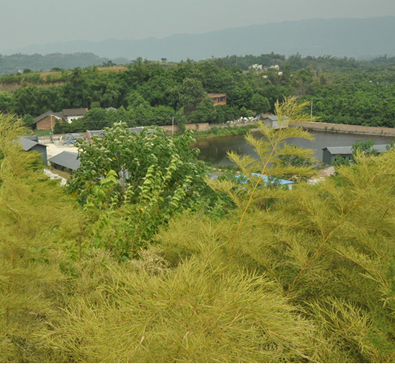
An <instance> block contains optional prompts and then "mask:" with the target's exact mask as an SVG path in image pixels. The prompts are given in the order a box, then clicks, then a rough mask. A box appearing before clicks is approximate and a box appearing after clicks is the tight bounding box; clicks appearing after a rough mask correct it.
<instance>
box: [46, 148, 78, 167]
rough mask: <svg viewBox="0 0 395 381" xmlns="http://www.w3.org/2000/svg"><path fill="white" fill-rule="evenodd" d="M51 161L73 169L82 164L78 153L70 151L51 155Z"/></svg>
mask: <svg viewBox="0 0 395 381" xmlns="http://www.w3.org/2000/svg"><path fill="white" fill-rule="evenodd" d="M49 161H50V162H52V163H54V164H56V165H60V166H62V167H65V168H69V169H71V170H73V171H76V170H77V169H78V168H79V167H80V165H81V161H80V159H78V153H75V152H68V151H63V152H61V153H60V154H58V155H55V156H53V157H51V158H50V159H49Z"/></svg>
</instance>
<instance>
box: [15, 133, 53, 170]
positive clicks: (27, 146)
mask: <svg viewBox="0 0 395 381" xmlns="http://www.w3.org/2000/svg"><path fill="white" fill-rule="evenodd" d="M36 139H37V137H36V136H33V137H32V138H30V137H24V138H19V139H18V142H19V143H20V144H21V145H22V148H23V150H24V151H26V152H30V151H36V152H38V153H39V154H40V155H41V158H42V162H43V164H44V165H47V146H46V145H44V144H41V143H39V142H38V141H37V140H38V139H37V140H36Z"/></svg>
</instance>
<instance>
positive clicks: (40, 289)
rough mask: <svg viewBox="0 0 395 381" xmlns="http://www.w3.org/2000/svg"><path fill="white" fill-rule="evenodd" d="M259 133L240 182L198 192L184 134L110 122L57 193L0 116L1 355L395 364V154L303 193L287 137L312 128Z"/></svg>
mask: <svg viewBox="0 0 395 381" xmlns="http://www.w3.org/2000/svg"><path fill="white" fill-rule="evenodd" d="M305 106H306V104H304V105H297V104H296V103H295V101H294V100H292V99H291V100H289V101H287V102H286V103H285V104H283V105H281V106H280V105H278V106H277V107H276V114H277V115H278V116H279V117H280V119H281V120H282V121H283V122H284V123H292V122H293V121H295V120H302V121H303V120H306V119H309V117H310V116H309V115H308V114H307V115H306V114H303V112H302V109H303V107H305ZM284 115H287V116H288V119H285V118H284ZM260 128H261V132H262V134H263V135H264V136H265V137H266V139H255V138H254V137H253V136H251V135H248V136H247V141H248V143H249V144H251V145H252V146H253V147H254V148H255V149H256V151H257V152H258V153H259V156H260V158H259V160H255V159H252V158H249V157H246V156H244V157H240V156H238V155H237V154H232V155H231V158H232V160H234V161H235V162H236V163H237V165H238V166H239V169H240V171H241V172H242V174H243V175H244V176H245V178H246V179H247V180H246V181H243V182H239V183H237V182H235V181H232V180H231V179H230V178H226V179H225V178H224V179H219V180H213V181H208V180H206V182H204V181H203V178H204V176H205V173H207V168H205V165H204V164H203V163H199V162H198V161H196V152H194V151H191V150H190V149H189V147H190V143H191V140H193V133H192V132H190V131H189V132H187V133H186V134H184V135H182V136H180V137H176V138H173V137H169V136H165V135H163V133H162V132H161V130H160V129H158V130H155V131H154V132H153V133H152V134H148V133H147V134H145V133H143V134H140V135H139V136H137V135H133V134H132V135H130V134H128V132H127V129H126V128H125V125H123V124H117V125H115V126H114V127H113V128H111V129H108V130H107V139H104V140H99V139H94V141H93V143H92V144H91V145H89V146H87V145H83V146H82V147H81V148H82V149H83V152H84V154H83V155H81V161H82V165H83V170H81V171H80V172H78V173H77V174H76V176H75V178H74V179H73V180H72V183H71V185H70V186H71V188H70V189H68V192H67V191H66V192H65V191H64V190H63V189H62V188H61V187H60V186H59V185H58V184H57V183H56V181H53V180H48V179H46V178H45V176H44V175H43V173H42V170H41V168H40V161H39V160H37V157H38V155H37V154H36V153H27V152H24V151H22V150H21V147H19V146H18V144H17V143H16V142H15V138H16V137H17V136H18V134H20V133H21V128H20V127H19V123H17V121H16V120H14V119H13V118H12V117H4V116H0V161H1V165H0V242H1V251H0V261H1V266H0V301H1V303H0V314H1V317H0V332H1V334H0V358H1V361H2V362H237V363H240V362H394V361H395V359H394V353H395V328H394V327H395V321H394V316H395V314H394V312H395V302H394V297H395V256H394V249H393V248H394V247H395V234H394V232H395V229H394V228H395V226H394V223H395V213H394V211H395V204H394V203H395V201H394V200H395V198H394V193H395V187H394V177H395V151H393V149H390V150H389V152H387V153H385V154H382V155H381V156H374V155H365V154H363V153H356V154H355V157H354V161H355V162H354V163H353V164H352V165H349V166H339V167H338V169H337V174H336V175H335V176H334V177H332V178H328V179H327V180H326V181H324V182H321V183H319V184H316V185H309V184H307V183H306V182H305V180H304V179H305V178H308V177H309V176H311V175H312V174H313V173H314V170H313V168H312V167H311V166H310V164H309V160H310V159H311V154H312V152H311V151H309V150H305V149H301V148H297V147H293V146H288V145H287V144H283V143H284V140H286V139H287V138H290V137H297V138H304V139H311V137H310V136H309V134H308V133H307V132H305V131H303V130H300V129H297V128H287V129H283V130H273V129H268V128H266V127H265V126H264V125H261V126H260ZM287 158H288V159H287ZM295 158H299V159H300V160H293V159H295ZM289 159H291V160H289ZM301 163H302V164H301ZM254 173H259V174H267V175H268V176H269V178H272V179H273V178H276V177H279V176H292V178H293V179H295V181H296V183H295V184H294V188H293V190H292V191H290V190H288V189H284V188H283V187H282V186H280V185H278V183H276V182H271V181H270V182H264V180H263V178H262V177H261V176H256V175H254ZM208 185H209V186H208ZM66 189H67V188H66Z"/></svg>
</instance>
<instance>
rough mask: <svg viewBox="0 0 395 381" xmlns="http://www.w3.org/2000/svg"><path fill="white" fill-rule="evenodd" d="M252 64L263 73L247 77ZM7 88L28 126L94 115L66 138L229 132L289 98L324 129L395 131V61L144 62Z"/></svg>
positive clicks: (4, 79) (27, 76) (12, 106)
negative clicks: (225, 126) (153, 129)
mask: <svg viewBox="0 0 395 381" xmlns="http://www.w3.org/2000/svg"><path fill="white" fill-rule="evenodd" d="M253 63H254V64H258V65H262V69H261V70H258V71H255V70H253V69H249V70H245V68H247V69H248V67H249V66H250V65H252V64H253ZM110 64H111V63H110V62H107V63H106V66H109V65H110ZM0 88H1V91H0V112H6V113H8V112H9V113H14V114H17V115H19V116H21V117H24V119H25V123H27V124H28V125H30V124H32V121H33V120H34V118H35V117H37V116H39V115H40V114H43V113H45V112H47V111H48V110H52V111H54V110H55V111H61V110H63V109H69V108H88V109H89V110H90V111H89V112H88V113H87V114H86V115H85V116H84V118H81V119H78V120H75V121H74V122H73V123H72V124H71V125H70V124H68V123H67V124H66V127H67V129H68V130H67V131H66V130H62V131H63V132H74V131H85V130H86V129H101V128H104V127H106V126H109V125H112V123H113V122H116V121H119V120H122V121H123V122H125V123H127V124H128V126H129V127H135V126H152V125H157V126H163V125H171V124H172V121H173V118H175V119H174V122H175V123H176V124H181V125H183V124H185V122H188V123H212V124H222V123H225V122H226V121H229V120H233V119H238V118H239V117H241V116H243V117H249V116H252V115H256V114H264V113H266V112H274V105H275V103H276V101H277V100H279V99H280V100H281V99H283V98H284V97H287V96H296V97H298V98H300V99H301V100H304V101H309V102H310V103H311V106H312V112H313V114H314V116H317V117H319V118H320V120H321V121H322V122H328V123H339V124H353V125H362V126H380V127H395V117H394V115H395V105H394V102H393V99H394V98H395V58H388V57H380V58H377V59H375V60H371V61H369V62H368V61H357V60H355V59H347V58H341V59H339V58H334V57H328V56H327V57H318V58H314V57H306V58H303V57H301V56H300V55H294V56H290V57H288V58H285V57H284V56H281V55H276V54H269V55H261V56H244V57H240V56H230V57H226V58H223V59H214V60H206V61H199V62H195V61H191V60H188V61H187V62H183V63H170V62H152V61H147V60H144V61H143V60H141V59H140V60H136V61H135V62H134V63H132V64H130V65H126V66H114V67H97V66H93V67H90V68H86V69H81V68H77V69H74V70H72V71H69V70H58V71H53V72H47V73H24V74H20V73H17V74H8V75H3V76H1V77H0ZM209 93H225V94H226V97H227V103H226V105H220V106H217V107H214V103H213V101H212V100H211V99H210V98H209V96H208V95H207V94H209ZM106 108H116V109H117V111H116V112H112V113H111V112H106V111H105V109H106ZM186 110H189V111H186ZM191 110H194V112H192V111H191ZM185 117H186V120H185ZM59 127H62V126H59ZM70 128H72V131H70ZM59 132H60V131H59Z"/></svg>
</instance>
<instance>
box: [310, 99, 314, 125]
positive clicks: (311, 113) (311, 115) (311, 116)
mask: <svg viewBox="0 0 395 381" xmlns="http://www.w3.org/2000/svg"><path fill="white" fill-rule="evenodd" d="M313 100H314V99H313V98H311V101H310V102H311V110H310V120H313Z"/></svg>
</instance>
